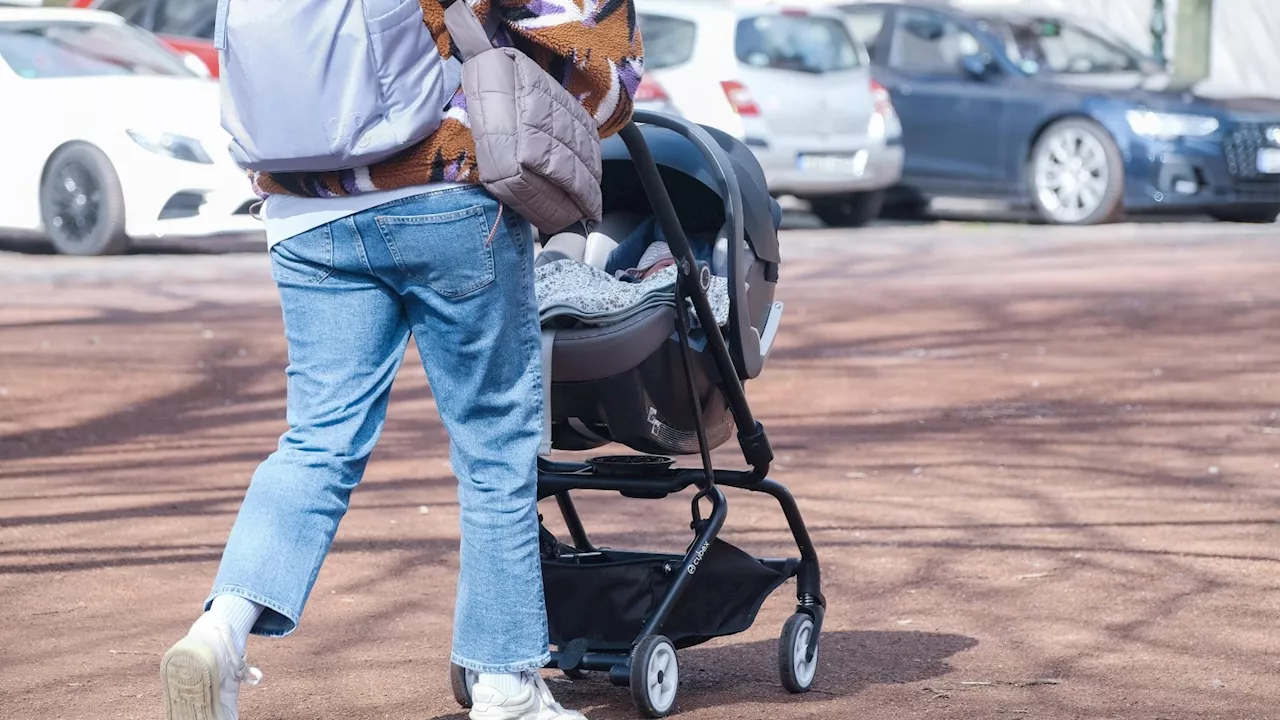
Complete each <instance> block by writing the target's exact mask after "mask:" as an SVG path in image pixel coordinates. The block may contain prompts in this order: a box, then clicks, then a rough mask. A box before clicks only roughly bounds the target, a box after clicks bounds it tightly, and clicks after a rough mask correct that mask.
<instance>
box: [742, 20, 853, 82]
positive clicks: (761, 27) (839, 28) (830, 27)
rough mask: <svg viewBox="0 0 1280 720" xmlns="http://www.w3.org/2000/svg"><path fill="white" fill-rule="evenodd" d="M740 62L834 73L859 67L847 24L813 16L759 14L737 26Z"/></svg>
mask: <svg viewBox="0 0 1280 720" xmlns="http://www.w3.org/2000/svg"><path fill="white" fill-rule="evenodd" d="M734 51H735V54H736V55H737V56H738V61H739V62H742V63H745V64H747V65H750V66H752V67H759V68H772V69H774V70H798V71H800V72H806V73H819V74H821V73H831V72H839V71H841V70H852V69H853V68H856V67H858V65H859V58H858V49H857V46H855V45H854V44H853V38H851V37H850V36H849V31H848V29H847V28H846V27H845V25H844V23H843V22H841V21H840V20H839V19H837V18H832V17H821V16H812V15H786V14H783V15H758V16H756V17H751V18H746V19H744V20H742V21H740V22H739V23H738V33H737V38H736V39H735V41H734Z"/></svg>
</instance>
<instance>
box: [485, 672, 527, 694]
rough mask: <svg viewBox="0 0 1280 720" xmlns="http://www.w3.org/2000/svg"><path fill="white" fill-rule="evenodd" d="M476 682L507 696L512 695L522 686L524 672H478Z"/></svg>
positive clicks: (518, 692)
mask: <svg viewBox="0 0 1280 720" xmlns="http://www.w3.org/2000/svg"><path fill="white" fill-rule="evenodd" d="M476 684H477V685H484V686H486V687H491V688H493V689H494V690H497V691H498V692H500V693H502V694H503V695H505V696H507V697H514V696H516V695H519V694H520V691H521V690H522V689H523V688H524V674H523V673H480V675H479V677H477V678H476Z"/></svg>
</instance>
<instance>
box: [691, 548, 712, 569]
mask: <svg viewBox="0 0 1280 720" xmlns="http://www.w3.org/2000/svg"><path fill="white" fill-rule="evenodd" d="M709 547H711V541H710V540H708V541H707V542H704V543H702V547H700V548H698V551H697V552H695V553H694V554H693V562H691V563H689V574H690V575H692V574H694V573H696V572H698V563H700V562H702V556H703V555H706V554H707V548H709Z"/></svg>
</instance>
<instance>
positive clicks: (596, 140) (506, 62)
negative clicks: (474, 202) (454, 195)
mask: <svg viewBox="0 0 1280 720" xmlns="http://www.w3.org/2000/svg"><path fill="white" fill-rule="evenodd" d="M444 19H445V26H446V27H447V28H448V29H449V35H450V36H451V37H452V38H453V42H454V45H455V46H456V47H457V48H458V50H459V51H460V52H461V53H462V57H463V58H464V62H463V65H462V90H463V92H464V93H465V94H466V96H467V115H468V117H469V118H470V120H471V134H472V136H474V138H475V141H476V164H477V165H478V166H479V168H480V182H481V184H483V185H484V187H485V188H486V189H487V190H488V191H489V192H490V193H492V194H493V196H494V197H496V198H497V199H498V200H500V201H501V202H502V203H503V204H504V205H508V206H510V207H511V208H512V209H513V210H515V211H516V212H518V213H520V215H522V216H523V217H524V218H525V219H526V220H528V221H529V222H530V223H532V224H533V226H534V227H536V228H538V230H540V231H542V232H543V233H554V232H557V231H560V230H563V229H564V228H566V227H568V226H570V225H572V224H574V223H576V222H579V221H583V220H586V221H592V222H595V221H599V220H600V212H601V198H600V133H599V131H598V129H597V126H596V122H595V119H594V118H592V117H591V114H590V113H588V112H587V110H586V108H584V107H582V104H581V103H579V102H578V101H577V99H575V98H574V97H573V96H572V95H570V94H569V92H568V91H567V90H565V89H564V87H563V86H561V85H560V83H558V82H556V81H555V80H554V79H553V78H552V77H551V76H550V75H548V74H547V73H546V71H545V70H543V69H542V68H541V67H539V66H538V64H537V63H535V62H534V61H533V60H532V59H530V58H529V57H528V56H527V55H525V54H524V53H522V52H520V51H519V50H516V49H515V48H509V47H507V48H495V47H493V44H492V43H491V42H490V40H489V36H488V35H487V34H486V33H485V30H484V26H483V25H482V24H481V23H480V20H479V18H477V17H476V15H475V12H474V11H472V9H471V7H470V6H468V5H467V2H466V0H455V2H453V3H452V4H451V5H450V6H449V8H448V9H447V10H446V11H445V14H444Z"/></svg>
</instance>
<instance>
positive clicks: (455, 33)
mask: <svg viewBox="0 0 1280 720" xmlns="http://www.w3.org/2000/svg"><path fill="white" fill-rule="evenodd" d="M490 1H491V2H492V0H490ZM494 12H495V11H490V13H489V14H490V15H493V14H494ZM444 26H445V27H446V28H448V29H449V37H451V38H453V44H454V45H456V46H457V47H458V51H459V52H461V53H462V57H463V59H467V58H473V57H475V56H476V55H479V54H480V53H482V52H485V51H486V50H492V49H493V43H492V42H491V41H490V40H489V35H490V34H489V33H487V32H485V27H484V25H483V24H481V23H480V18H478V17H476V13H475V11H474V10H472V9H471V6H470V5H468V4H467V0H454V2H452V3H450V4H449V7H448V8H447V9H446V10H445V11H444Z"/></svg>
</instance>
